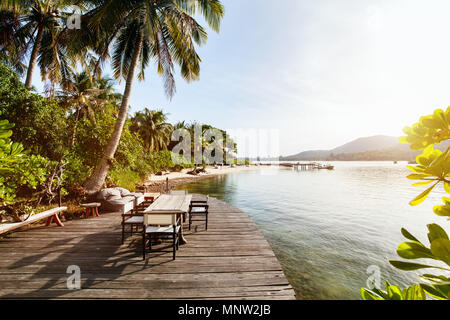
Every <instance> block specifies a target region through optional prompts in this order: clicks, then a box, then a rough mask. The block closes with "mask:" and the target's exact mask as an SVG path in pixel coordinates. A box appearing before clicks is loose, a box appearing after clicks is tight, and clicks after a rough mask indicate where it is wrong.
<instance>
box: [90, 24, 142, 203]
mask: <svg viewBox="0 0 450 320" xmlns="http://www.w3.org/2000/svg"><path fill="white" fill-rule="evenodd" d="M143 41H144V35H143V33H142V31H141V32H140V34H139V37H138V41H137V43H136V47H135V48H134V52H133V58H132V60H131V63H130V68H129V71H128V75H127V82H126V85H125V91H124V93H123V98H122V104H121V106H120V111H119V116H118V117H117V121H116V125H115V127H114V131H113V134H112V136H111V138H110V139H109V142H108V146H107V147H106V151H105V154H104V155H103V157H102V158H101V159H100V161H99V163H98V164H97V167H96V168H95V170H94V172H93V173H92V175H91V177H90V178H89V179H88V180H87V181H86V182H85V184H84V188H85V189H86V192H87V193H88V194H93V193H95V192H97V191H99V190H100V189H101V187H102V186H103V184H104V183H105V179H106V175H107V174H108V170H109V167H110V165H111V164H112V161H113V160H114V154H115V153H116V150H117V146H118V145H119V141H120V137H121V135H122V130H123V126H124V125H125V121H126V120H127V117H128V104H129V101H130V96H131V89H132V87H133V81H134V75H135V73H136V69H137V65H138V62H139V56H140V54H141V49H142V44H143Z"/></svg>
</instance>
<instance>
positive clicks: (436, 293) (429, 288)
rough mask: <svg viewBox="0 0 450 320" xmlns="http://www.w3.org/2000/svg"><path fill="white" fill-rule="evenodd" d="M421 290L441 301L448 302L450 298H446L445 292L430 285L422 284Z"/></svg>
mask: <svg viewBox="0 0 450 320" xmlns="http://www.w3.org/2000/svg"><path fill="white" fill-rule="evenodd" d="M420 286H421V288H422V289H423V290H424V291H425V292H426V293H428V294H429V295H430V296H432V297H434V298H436V299H439V300H448V299H449V297H448V296H446V295H445V294H444V293H443V292H441V291H440V290H439V289H437V288H435V287H432V286H430V285H427V284H424V283H421V284H420Z"/></svg>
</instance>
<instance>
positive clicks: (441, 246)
mask: <svg viewBox="0 0 450 320" xmlns="http://www.w3.org/2000/svg"><path fill="white" fill-rule="evenodd" d="M430 249H431V252H432V253H433V255H434V256H435V257H437V258H438V259H439V260H441V261H444V262H445V263H446V264H447V265H449V266H450V241H449V240H448V239H443V238H441V239H436V240H434V241H433V242H432V243H431V247H430Z"/></svg>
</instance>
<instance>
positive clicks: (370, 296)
mask: <svg viewBox="0 0 450 320" xmlns="http://www.w3.org/2000/svg"><path fill="white" fill-rule="evenodd" d="M360 292H361V298H362V299H363V300H383V299H382V298H381V297H379V296H377V295H376V294H374V293H373V292H371V291H369V290H367V289H365V288H361V291H360Z"/></svg>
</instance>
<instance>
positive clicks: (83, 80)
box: [58, 72, 115, 147]
mask: <svg viewBox="0 0 450 320" xmlns="http://www.w3.org/2000/svg"><path fill="white" fill-rule="evenodd" d="M61 87H62V89H63V90H62V91H61V92H59V94H58V98H59V99H60V100H61V102H62V104H63V105H66V106H68V107H70V108H73V109H74V110H75V112H74V117H75V119H74V123H73V131H72V139H71V147H73V146H74V145H75V137H76V132H77V125H78V120H79V119H80V118H88V119H90V120H91V121H92V122H94V123H95V115H94V112H95V109H98V108H99V107H101V106H102V105H104V104H105V103H108V102H113V103H114V100H112V101H111V100H110V98H111V97H114V99H115V94H114V93H113V92H112V91H113V85H112V83H111V79H109V78H101V79H99V80H96V81H93V80H92V79H91V77H89V75H88V74H87V73H86V72H81V73H73V74H71V76H70V78H69V79H67V80H66V81H64V82H63V83H62V84H61Z"/></svg>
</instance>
